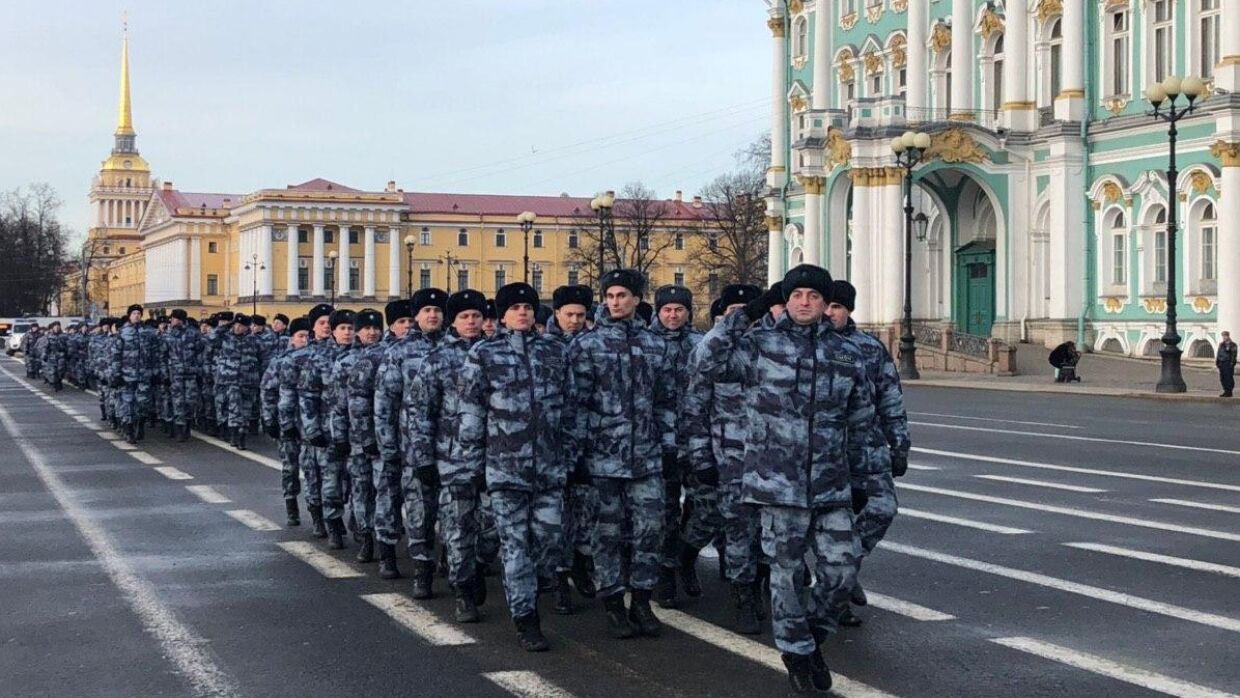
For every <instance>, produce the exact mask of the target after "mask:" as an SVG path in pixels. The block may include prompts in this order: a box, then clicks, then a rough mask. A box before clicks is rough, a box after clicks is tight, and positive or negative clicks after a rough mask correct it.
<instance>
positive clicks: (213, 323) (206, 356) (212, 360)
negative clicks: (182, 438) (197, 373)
mask: <svg viewBox="0 0 1240 698" xmlns="http://www.w3.org/2000/svg"><path fill="white" fill-rule="evenodd" d="M232 321H233V313H232V311H230V310H223V311H220V312H218V313H216V314H215V315H213V316H211V320H210V321H209V322H208V323H205V324H204V327H206V328H208V329H207V330H206V331H204V340H205V342H204V344H203V354H202V396H203V403H202V415H203V417H204V419H205V421H206V432H207V433H208V434H210V435H211V436H219V435H220V422H221V421H223V420H224V418H225V416H224V415H222V414H219V413H218V410H217V409H216V404H217V403H216V397H215V395H216V390H215V371H216V365H215V364H216V355H217V354H218V353H219V351H220V345H221V344H222V343H223V341H224V336H225V335H226V334H228V333H229V331H230V328H231V326H232Z"/></svg>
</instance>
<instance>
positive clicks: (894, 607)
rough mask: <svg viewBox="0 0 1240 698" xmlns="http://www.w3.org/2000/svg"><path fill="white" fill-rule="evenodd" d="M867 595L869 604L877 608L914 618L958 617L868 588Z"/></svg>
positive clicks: (946, 618)
mask: <svg viewBox="0 0 1240 698" xmlns="http://www.w3.org/2000/svg"><path fill="white" fill-rule="evenodd" d="M865 595H866V597H867V598H868V599H869V605H871V606H873V607H875V608H881V609H883V610H884V611H890V612H891V613H898V614H900V615H902V616H907V617H909V618H912V619H913V620H920V621H926V622H934V621H941V620H955V619H956V616H953V615H950V614H947V613H943V612H942V611H936V610H934V609H933V608H926V607H925V606H918V605H917V604H915V603H912V602H911V601H901V600H900V599H896V598H892V597H890V596H887V595H886V594H879V593H877V592H873V591H870V590H869V589H867V590H866V592H865Z"/></svg>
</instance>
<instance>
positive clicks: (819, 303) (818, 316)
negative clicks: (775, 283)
mask: <svg viewBox="0 0 1240 698" xmlns="http://www.w3.org/2000/svg"><path fill="white" fill-rule="evenodd" d="M784 308H785V309H786V310H787V311H788V314H789V315H791V316H792V321H793V322H795V323H796V324H798V325H813V324H815V323H818V322H821V321H822V318H823V316H824V315H826V313H827V301H826V299H824V298H823V297H822V294H821V293H819V292H817V291H815V290H814V289H812V288H798V289H794V290H793V291H792V295H791V296H789V297H788V303H787V304H786V305H785V306H784Z"/></svg>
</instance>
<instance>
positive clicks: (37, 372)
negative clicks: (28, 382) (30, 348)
mask: <svg viewBox="0 0 1240 698" xmlns="http://www.w3.org/2000/svg"><path fill="white" fill-rule="evenodd" d="M42 375H43V367H42V366H41V365H39V360H38V359H36V358H34V357H33V356H31V355H30V354H26V377H27V378H39V377H41V376H42Z"/></svg>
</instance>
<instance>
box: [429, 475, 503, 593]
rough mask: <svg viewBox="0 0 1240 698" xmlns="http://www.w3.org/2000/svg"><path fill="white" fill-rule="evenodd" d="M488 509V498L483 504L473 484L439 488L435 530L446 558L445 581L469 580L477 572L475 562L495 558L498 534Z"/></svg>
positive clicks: (464, 581) (465, 581) (451, 582)
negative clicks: (437, 532) (439, 534)
mask: <svg viewBox="0 0 1240 698" xmlns="http://www.w3.org/2000/svg"><path fill="white" fill-rule="evenodd" d="M489 509H490V498H489V497H488V499H487V501H486V502H485V503H484V502H483V500H482V496H481V494H480V493H479V492H478V490H476V489H474V486H473V485H469V484H466V485H445V486H443V487H441V488H440V489H439V529H440V532H441V534H442V536H443V547H444V551H445V553H446V554H447V557H448V583H449V584H452V585H454V586H456V585H460V584H465V583H467V582H470V581H471V580H473V578H474V575H475V574H476V573H477V571H478V563H487V562H490V561H491V560H493V559H494V558H495V555H496V551H497V550H498V548H499V533H498V532H497V531H496V529H495V525H494V521H493V520H492V519H493V517H492V512H490V511H488V510H489Z"/></svg>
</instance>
